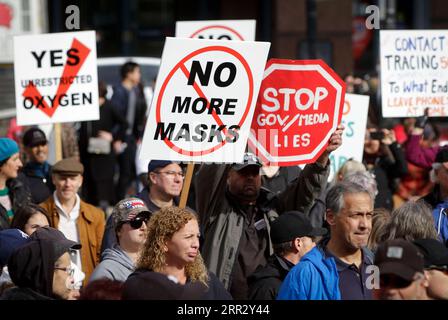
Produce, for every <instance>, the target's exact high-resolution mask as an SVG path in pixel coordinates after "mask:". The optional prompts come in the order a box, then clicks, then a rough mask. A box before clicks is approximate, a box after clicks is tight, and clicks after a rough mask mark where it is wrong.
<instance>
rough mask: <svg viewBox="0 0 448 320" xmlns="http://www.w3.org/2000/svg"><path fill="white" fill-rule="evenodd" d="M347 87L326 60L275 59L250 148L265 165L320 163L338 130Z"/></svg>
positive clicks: (266, 75)
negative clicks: (320, 157)
mask: <svg viewBox="0 0 448 320" xmlns="http://www.w3.org/2000/svg"><path fill="white" fill-rule="evenodd" d="M344 96H345V83H344V82H343V81H342V80H341V79H340V78H339V76H338V75H337V74H336V73H335V72H334V71H333V70H331V68H330V67H328V66H327V65H326V64H325V62H323V61H322V60H282V59H270V60H269V61H268V63H267V66H266V70H265V72H264V79H263V82H262V83H261V87H260V93H259V96H258V101H257V106H256V109H255V114H254V118H253V121H252V127H251V134H250V136H249V146H250V148H251V149H253V150H256V153H257V155H259V156H260V157H261V158H262V159H263V161H264V162H266V163H268V164H271V165H280V166H292V165H298V164H305V163H311V162H315V161H316V159H317V158H318V157H319V156H320V155H321V154H322V152H323V151H324V150H325V148H326V146H327V145H328V140H329V138H330V136H331V134H332V132H334V131H335V130H336V128H337V126H338V124H339V123H340V121H341V117H342V109H343V105H344Z"/></svg>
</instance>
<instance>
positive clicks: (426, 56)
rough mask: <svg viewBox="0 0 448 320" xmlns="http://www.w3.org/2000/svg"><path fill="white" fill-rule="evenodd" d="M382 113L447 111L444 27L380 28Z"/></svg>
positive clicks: (435, 113)
mask: <svg viewBox="0 0 448 320" xmlns="http://www.w3.org/2000/svg"><path fill="white" fill-rule="evenodd" d="M380 45H381V48H380V50H381V96H382V112H383V117H416V116H421V115H423V114H424V110H425V108H429V116H447V115H448V72H447V71H448V31H447V30H380Z"/></svg>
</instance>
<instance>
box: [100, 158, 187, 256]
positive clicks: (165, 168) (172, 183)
mask: <svg viewBox="0 0 448 320" xmlns="http://www.w3.org/2000/svg"><path fill="white" fill-rule="evenodd" d="M148 181H149V186H148V187H146V188H144V189H143V190H142V191H140V193H138V194H137V195H136V198H139V199H141V200H143V202H144V203H145V205H146V207H147V208H148V211H149V212H150V213H151V214H152V213H154V212H156V211H158V210H160V209H161V208H164V207H170V206H177V205H178V204H179V196H180V193H181V191H182V187H183V184H184V172H183V171H182V167H181V166H180V165H178V164H177V163H174V162H172V161H166V160H152V161H150V162H149V164H148ZM115 243H116V241H115V234H114V228H113V223H112V220H111V217H109V219H108V220H107V224H106V231H105V233H104V238H103V243H102V245H101V252H103V251H104V250H106V249H107V248H112V246H113V245H114V244H115Z"/></svg>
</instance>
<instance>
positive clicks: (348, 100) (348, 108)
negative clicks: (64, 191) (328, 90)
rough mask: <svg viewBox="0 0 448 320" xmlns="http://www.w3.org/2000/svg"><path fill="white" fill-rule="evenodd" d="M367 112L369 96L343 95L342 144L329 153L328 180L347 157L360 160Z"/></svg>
mask: <svg viewBox="0 0 448 320" xmlns="http://www.w3.org/2000/svg"><path fill="white" fill-rule="evenodd" d="M368 112H369V96H364V95H359V94H346V95H345V101H344V109H343V111H342V121H341V123H342V124H343V125H344V127H345V130H344V135H343V136H342V145H341V146H340V147H339V148H338V149H336V150H335V151H333V152H332V153H331V154H330V160H331V167H330V176H329V177H328V180H329V181H330V180H332V179H333V177H334V174H335V173H336V172H337V171H338V170H339V168H340V167H342V165H343V164H344V163H345V162H346V161H347V160H348V159H353V160H356V161H359V162H362V157H363V152H364V136H365V133H366V126H367V114H368Z"/></svg>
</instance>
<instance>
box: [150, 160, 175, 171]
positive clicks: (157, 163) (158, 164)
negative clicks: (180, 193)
mask: <svg viewBox="0 0 448 320" xmlns="http://www.w3.org/2000/svg"><path fill="white" fill-rule="evenodd" d="M172 163H174V162H172V161H168V160H151V161H149V163H148V173H149V172H153V171H154V170H156V169H158V168H165V167H166V166H168V165H170V164H172Z"/></svg>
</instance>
